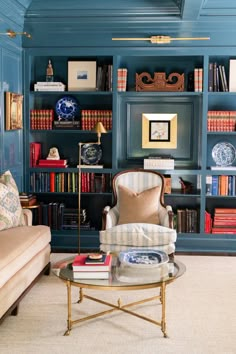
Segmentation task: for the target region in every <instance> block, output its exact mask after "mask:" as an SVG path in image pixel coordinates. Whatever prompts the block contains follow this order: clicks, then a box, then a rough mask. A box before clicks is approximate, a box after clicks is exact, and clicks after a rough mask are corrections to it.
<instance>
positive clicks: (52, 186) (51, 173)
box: [50, 172, 55, 192]
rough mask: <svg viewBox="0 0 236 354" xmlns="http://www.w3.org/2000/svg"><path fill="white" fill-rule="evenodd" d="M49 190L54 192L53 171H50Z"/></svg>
mask: <svg viewBox="0 0 236 354" xmlns="http://www.w3.org/2000/svg"><path fill="white" fill-rule="evenodd" d="M50 192H55V172H50Z"/></svg>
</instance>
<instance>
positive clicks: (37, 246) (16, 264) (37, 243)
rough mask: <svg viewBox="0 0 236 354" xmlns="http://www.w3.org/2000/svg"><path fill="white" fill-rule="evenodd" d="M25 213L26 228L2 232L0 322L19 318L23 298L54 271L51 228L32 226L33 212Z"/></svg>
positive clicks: (0, 233) (0, 235)
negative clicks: (51, 251) (43, 277)
mask: <svg viewBox="0 0 236 354" xmlns="http://www.w3.org/2000/svg"><path fill="white" fill-rule="evenodd" d="M23 212H24V217H25V220H26V226H18V227H13V228H10V229H7V230H3V231H0V322H1V321H2V320H3V319H4V318H5V317H6V316H7V315H9V314H12V315H16V314H17V310H18V304H19V302H20V300H21V299H22V297H23V296H24V295H25V294H26V293H27V291H28V290H29V289H30V288H31V287H32V285H33V284H34V283H35V282H36V280H37V279H38V277H39V276H40V275H41V274H43V273H45V274H49V271H50V241H51V232H50V228H49V227H48V226H44V225H37V226H32V213H31V211H30V210H27V209H25V210H24V211H23Z"/></svg>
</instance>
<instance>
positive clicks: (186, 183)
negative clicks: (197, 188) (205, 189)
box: [179, 177, 193, 192]
mask: <svg viewBox="0 0 236 354" xmlns="http://www.w3.org/2000/svg"><path fill="white" fill-rule="evenodd" d="M179 183H180V184H181V189H182V191H183V192H190V191H191V190H192V189H193V184H192V182H189V181H185V180H184V179H183V178H182V177H179Z"/></svg>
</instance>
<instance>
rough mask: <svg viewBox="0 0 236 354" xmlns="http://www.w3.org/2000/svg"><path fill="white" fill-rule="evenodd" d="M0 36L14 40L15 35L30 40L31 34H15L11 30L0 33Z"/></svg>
mask: <svg viewBox="0 0 236 354" xmlns="http://www.w3.org/2000/svg"><path fill="white" fill-rule="evenodd" d="M0 35H3V36H8V37H10V38H15V37H16V36H17V35H19V36H25V37H27V38H32V37H31V34H29V33H27V32H15V31H13V30H11V29H8V30H6V32H0Z"/></svg>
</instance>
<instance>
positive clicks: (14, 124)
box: [5, 92, 23, 130]
mask: <svg viewBox="0 0 236 354" xmlns="http://www.w3.org/2000/svg"><path fill="white" fill-rule="evenodd" d="M5 103H6V106H5V129H6V130H15V129H22V127H23V122H22V116H23V95H21V94H19V93H14V92H6V93H5Z"/></svg>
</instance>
